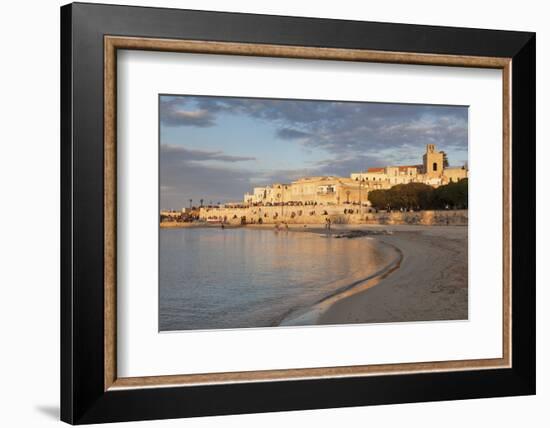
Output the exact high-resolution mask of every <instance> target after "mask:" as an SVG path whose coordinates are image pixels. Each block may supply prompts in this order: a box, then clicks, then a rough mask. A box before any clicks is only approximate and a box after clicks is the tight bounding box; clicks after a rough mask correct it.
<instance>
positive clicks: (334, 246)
mask: <svg viewBox="0 0 550 428" xmlns="http://www.w3.org/2000/svg"><path fill="white" fill-rule="evenodd" d="M394 256H395V255H394V253H393V252H392V251H391V250H390V249H389V248H388V247H385V246H382V245H380V244H379V243H377V242H376V241H375V240H372V239H369V238H355V239H336V238H330V237H324V236H320V235H318V234H314V233H297V232H286V231H282V232H275V231H274V230H251V229H242V228H239V229H225V230H222V229H217V228H215V229H214V228H194V229H161V230H160V320H159V322H160V330H161V331H170V330H188V329H221V328H242V327H268V326H276V325H278V324H279V323H280V322H281V321H282V319H283V318H284V317H285V316H287V315H288V314H289V313H290V312H293V311H296V310H301V309H304V308H308V307H311V306H313V305H315V304H316V303H317V302H319V301H320V300H322V299H323V298H325V297H327V296H330V295H333V294H335V293H336V292H337V291H338V290H341V289H343V288H346V286H349V285H350V284H352V283H354V282H356V281H358V280H362V279H365V278H367V277H369V276H371V275H372V274H374V273H375V272H377V271H378V270H380V269H381V268H382V267H384V266H386V265H387V264H389V263H390V262H391V260H392V257H394Z"/></svg>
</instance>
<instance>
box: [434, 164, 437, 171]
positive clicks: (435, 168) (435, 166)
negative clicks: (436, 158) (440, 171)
mask: <svg viewBox="0 0 550 428" xmlns="http://www.w3.org/2000/svg"><path fill="white" fill-rule="evenodd" d="M433 170H434V171H437V162H434V164H433Z"/></svg>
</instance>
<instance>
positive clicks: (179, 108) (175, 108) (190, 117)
mask: <svg viewBox="0 0 550 428" xmlns="http://www.w3.org/2000/svg"><path fill="white" fill-rule="evenodd" d="M159 108H160V120H161V123H162V124H164V125H168V126H196V127H199V128H207V127H210V126H214V123H215V117H214V115H213V114H212V113H211V112H209V111H208V110H204V109H185V107H184V105H183V100H178V99H173V98H169V99H166V100H164V99H162V98H161V102H160V107H159Z"/></svg>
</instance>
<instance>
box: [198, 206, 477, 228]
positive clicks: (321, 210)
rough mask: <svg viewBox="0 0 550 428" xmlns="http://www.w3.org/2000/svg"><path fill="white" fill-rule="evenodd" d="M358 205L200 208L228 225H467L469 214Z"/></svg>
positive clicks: (204, 214) (203, 216) (207, 217)
mask: <svg viewBox="0 0 550 428" xmlns="http://www.w3.org/2000/svg"><path fill="white" fill-rule="evenodd" d="M367 211H368V209H367V208H366V207H363V212H362V213H360V210H359V206H358V205H347V204H346V205H329V206H324V205H317V206H313V205H311V206H310V205H301V206H284V207H281V206H278V207H273V206H271V207H270V206H267V207H266V206H262V207H248V208H201V209H200V214H199V218H200V220H202V221H220V222H225V223H227V224H278V223H288V224H324V223H325V222H326V219H327V218H329V219H330V221H331V222H332V223H333V224H421V225H467V224H468V211H467V210H449V211H416V212H400V211H395V212H378V213H375V212H367Z"/></svg>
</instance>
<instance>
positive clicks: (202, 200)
mask: <svg viewBox="0 0 550 428" xmlns="http://www.w3.org/2000/svg"><path fill="white" fill-rule="evenodd" d="M203 202H204V199H202V198H201V208H202V203H203Z"/></svg>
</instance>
